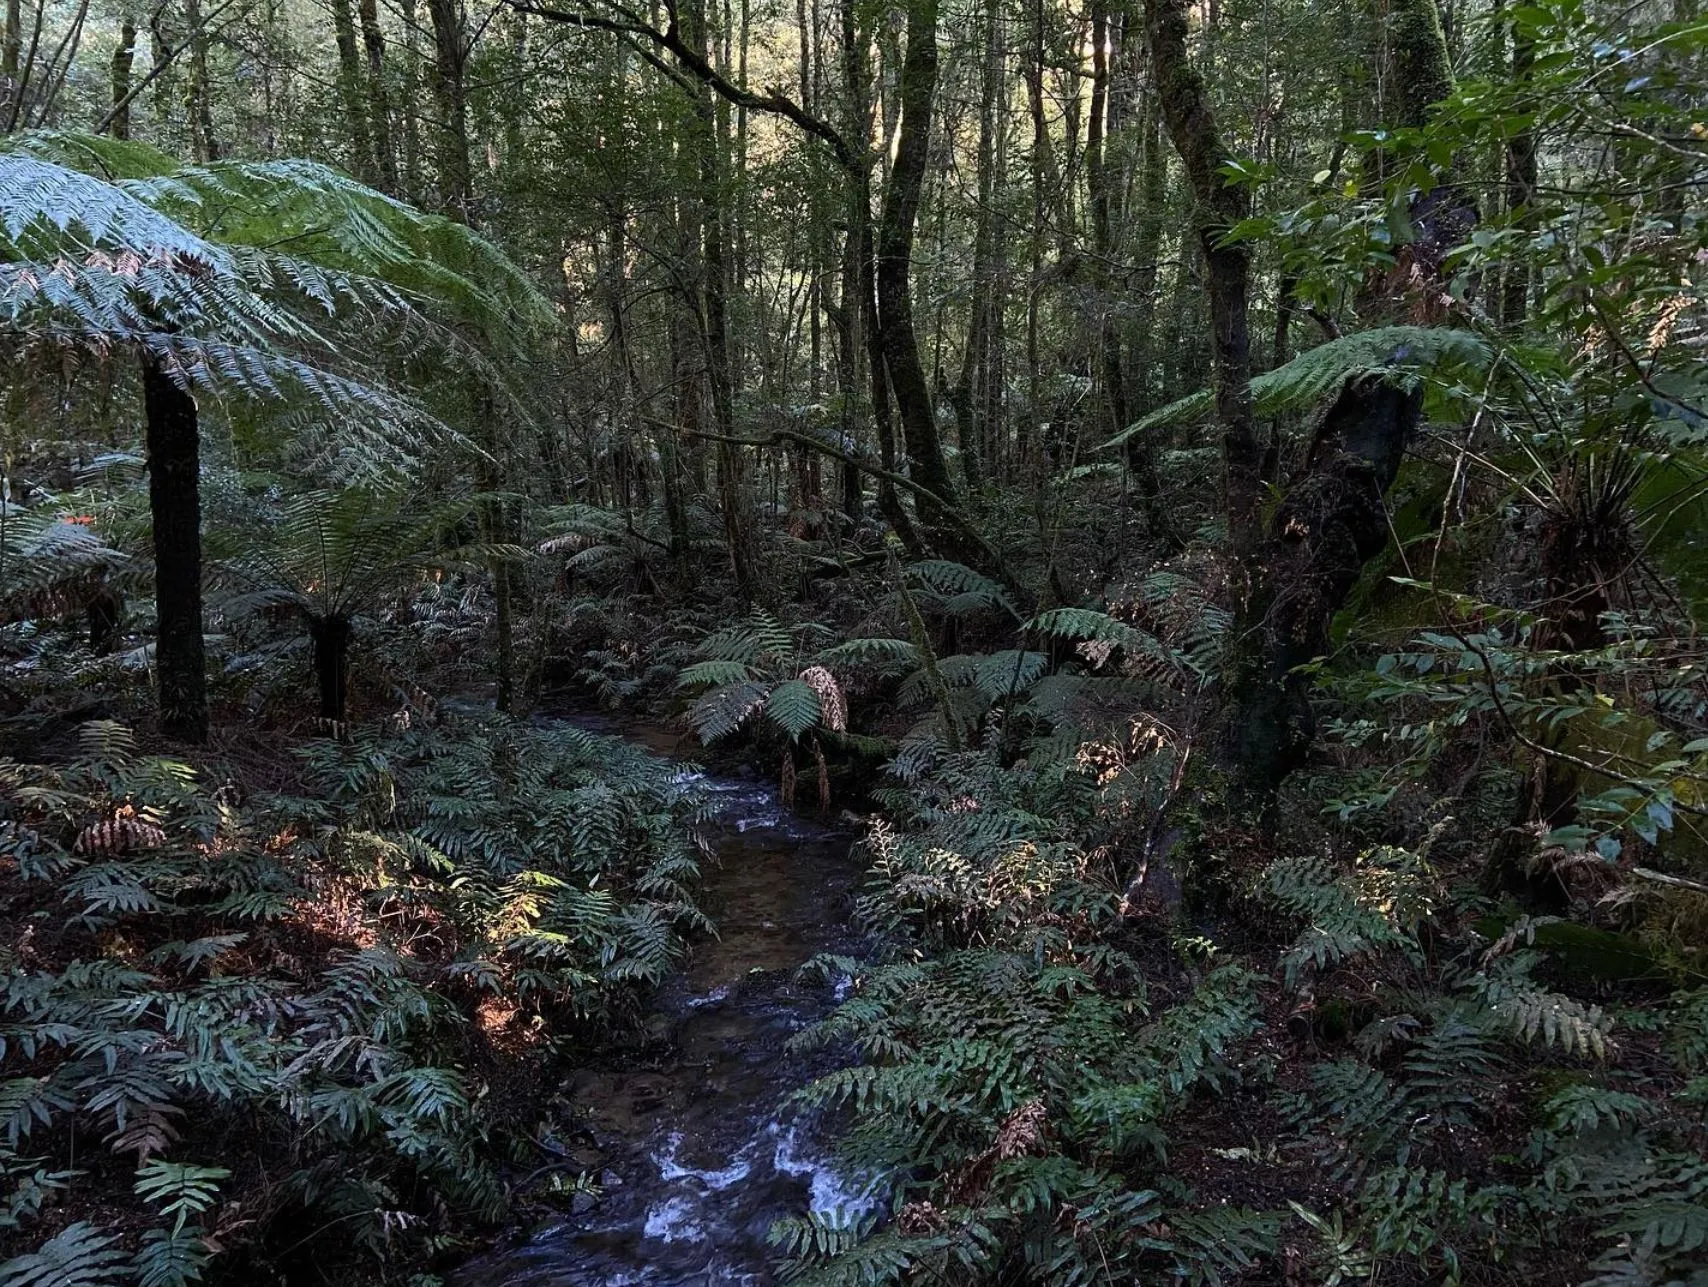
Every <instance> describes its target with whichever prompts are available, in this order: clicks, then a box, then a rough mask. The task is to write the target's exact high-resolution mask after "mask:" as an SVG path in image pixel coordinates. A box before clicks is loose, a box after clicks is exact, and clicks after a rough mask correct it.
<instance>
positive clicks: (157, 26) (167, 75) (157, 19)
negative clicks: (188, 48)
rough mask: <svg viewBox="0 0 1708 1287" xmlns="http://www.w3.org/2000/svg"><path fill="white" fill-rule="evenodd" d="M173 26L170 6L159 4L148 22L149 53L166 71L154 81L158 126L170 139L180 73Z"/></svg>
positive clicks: (152, 59) (156, 124) (155, 113)
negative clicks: (176, 58) (174, 50)
mask: <svg viewBox="0 0 1708 1287" xmlns="http://www.w3.org/2000/svg"><path fill="white" fill-rule="evenodd" d="M169 24H170V18H169V13H168V7H167V5H165V4H156V6H155V8H154V12H153V13H152V14H151V15H149V19H148V53H149V58H150V60H151V61H152V62H153V64H154V66H155V67H157V68H159V67H164V68H166V70H165V71H163V72H161V73H160V74H159V75H158V76H157V77H155V80H154V123H155V127H156V129H157V130H158V131H159V132H160V134H161V136H162V137H164V136H165V135H166V131H167V128H168V125H169V122H170V121H171V119H172V117H173V114H174V113H173V111H172V104H173V102H174V101H175V99H176V97H177V92H176V84H177V79H178V69H177V65H176V63H175V62H174V60H173V58H172V48H173V44H172V30H171V27H170V25H169Z"/></svg>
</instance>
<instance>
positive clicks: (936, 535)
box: [876, 0, 959, 545]
mask: <svg viewBox="0 0 1708 1287" xmlns="http://www.w3.org/2000/svg"><path fill="white" fill-rule="evenodd" d="M937 5H938V0H908V7H907V53H906V54H905V55H904V57H903V59H902V67H901V83H900V97H901V120H900V123H899V124H898V126H897V141H896V152H895V162H894V164H893V165H892V166H891V167H890V177H889V182H888V183H887V184H886V185H885V192H884V206H883V217H882V221H881V224H880V226H879V230H878V237H877V245H876V251H877V254H876V270H877V301H878V327H879V331H880V337H881V340H882V344H883V352H884V365H885V367H886V369H887V370H888V372H889V384H890V391H891V393H892V394H893V395H894V397H895V404H896V411H897V416H898V419H899V420H900V422H901V428H902V438H903V441H904V442H905V444H906V446H907V457H908V465H909V468H910V470H911V473H912V476H913V479H914V481H915V482H917V483H919V484H920V485H921V486H923V487H926V488H928V489H929V490H930V491H932V492H933V493H935V494H936V496H937V497H938V498H939V499H940V500H941V501H942V502H943V503H944V504H947V505H950V506H953V505H954V504H955V486H954V483H953V482H952V481H951V480H950V478H949V470H948V466H947V465H946V464H945V462H944V458H943V448H942V443H941V442H940V440H939V438H938V433H937V413H936V407H935V406H934V405H933V399H932V396H931V389H930V386H929V384H928V383H927V382H926V378H925V367H924V365H923V363H922V362H921V360H920V355H919V339H918V336H917V334H916V332H915V329H914V320H913V292H912V285H911V269H912V259H913V236H914V224H915V221H916V219H917V216H918V213H919V199H920V193H921V190H922V187H923V184H924V180H925V168H926V164H927V161H928V160H929V158H930V147H931V116H932V106H933V100H934V99H935V97H936V92H937ZM919 508H920V513H921V516H922V517H923V518H924V519H925V521H926V526H927V527H928V528H930V529H932V537H933V540H934V542H935V541H946V542H947V543H948V544H950V545H956V544H958V543H959V541H958V537H957V536H956V535H955V534H954V532H953V529H952V528H951V527H950V525H949V523H948V521H947V519H946V518H945V517H944V516H943V515H942V514H941V513H939V512H937V510H938V505H937V503H936V502H933V501H928V500H925V499H924V498H923V497H921V498H920V499H919Z"/></svg>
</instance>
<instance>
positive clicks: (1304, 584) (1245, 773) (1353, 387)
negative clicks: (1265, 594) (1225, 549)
mask: <svg viewBox="0 0 1708 1287" xmlns="http://www.w3.org/2000/svg"><path fill="white" fill-rule="evenodd" d="M1422 406H1423V395H1422V392H1421V391H1420V390H1416V389H1413V390H1403V389H1400V388H1398V387H1396V386H1395V385H1393V384H1391V383H1389V382H1388V381H1387V380H1385V379H1381V378H1378V377H1373V376H1367V377H1363V378H1361V379H1357V380H1353V381H1349V382H1348V383H1347V385H1346V387H1344V388H1343V389H1342V390H1341V391H1340V394H1339V395H1338V397H1337V398H1336V399H1335V401H1334V403H1333V405H1332V406H1331V407H1330V408H1329V411H1328V415H1327V416H1326V417H1325V419H1324V420H1323V423H1322V427H1321V428H1320V429H1319V430H1318V431H1317V436H1316V439H1315V441H1314V442H1313V443H1312V445H1311V454H1310V459H1309V460H1308V461H1307V462H1306V467H1305V468H1306V472H1305V475H1304V477H1303V478H1302V479H1301V480H1300V481H1299V482H1297V483H1295V484H1294V486H1293V487H1292V488H1291V489H1290V490H1289V491H1288V493H1287V498H1286V499H1285V500H1284V501H1282V503H1281V504H1280V506H1279V507H1278V508H1277V509H1276V511H1275V515H1274V517H1273V518H1272V519H1271V521H1270V524H1269V533H1268V539H1267V540H1266V541H1265V543H1264V548H1263V553H1262V565H1263V572H1264V577H1265V581H1266V583H1267V586H1268V587H1269V591H1270V597H1269V598H1268V602H1267V604H1266V609H1267V610H1266V612H1265V614H1264V616H1263V619H1262V622H1261V626H1262V630H1261V644H1260V655H1259V656H1258V657H1257V658H1256V659H1255V664H1254V665H1253V666H1252V667H1251V669H1250V670H1249V671H1248V672H1247V674H1246V675H1244V676H1242V679H1243V680H1244V682H1243V683H1242V685H1241V689H1240V691H1239V692H1238V693H1237V694H1236V702H1237V711H1236V713H1235V715H1234V718H1233V720H1232V721H1231V725H1230V728H1231V731H1232V734H1233V737H1234V746H1233V750H1234V760H1235V763H1236V764H1237V765H1238V766H1239V768H1240V770H1241V776H1242V785H1243V787H1244V788H1245V790H1247V791H1248V792H1250V799H1251V800H1252V801H1253V802H1254V803H1260V804H1267V803H1268V802H1269V801H1270V800H1272V799H1273V797H1274V793H1275V790H1276V788H1278V787H1279V786H1280V785H1281V782H1282V780H1283V779H1284V778H1285V777H1286V776H1287V774H1288V773H1290V772H1292V771H1293V770H1294V769H1295V768H1297V767H1299V765H1300V764H1302V763H1303V761H1304V756H1305V752H1306V751H1307V750H1308V749H1309V747H1310V743H1311V739H1312V737H1313V736H1314V735H1315V721H1314V719H1313V717H1312V714H1311V706H1310V700H1309V698H1310V685H1311V679H1310V677H1309V676H1308V675H1304V674H1301V673H1300V672H1299V668H1300V667H1302V666H1305V665H1306V664H1308V663H1309V662H1311V661H1313V660H1314V659H1316V658H1317V657H1321V656H1324V655H1325V654H1327V653H1328V651H1329V646H1330V645H1329V624H1330V622H1331V621H1332V620H1333V617H1334V614H1335V613H1336V612H1337V611H1339V610H1340V607H1341V605H1342V604H1344V603H1345V602H1346V596H1347V595H1348V594H1349V593H1350V592H1351V590H1352V587H1353V586H1354V585H1355V584H1356V583H1357V581H1358V578H1359V576H1360V575H1361V574H1362V573H1363V570H1364V564H1365V563H1366V562H1368V561H1369V560H1370V559H1371V558H1373V557H1374V556H1375V555H1376V554H1378V553H1380V552H1381V551H1382V550H1383V549H1384V548H1385V547H1386V546H1387V543H1388V515H1387V508H1386V500H1385V498H1386V495H1387V491H1388V488H1389V487H1390V486H1392V484H1393V481H1394V478H1395V476H1396V475H1397V474H1398V473H1399V468H1400V461H1401V458H1402V457H1403V455H1404V452H1405V448H1406V444H1407V443H1408V442H1409V441H1410V439H1411V435H1412V431H1413V430H1414V429H1416V427H1417V422H1418V416H1419V413H1420V411H1421V409H1422Z"/></svg>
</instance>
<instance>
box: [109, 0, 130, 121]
mask: <svg viewBox="0 0 1708 1287" xmlns="http://www.w3.org/2000/svg"><path fill="white" fill-rule="evenodd" d="M135 61H136V23H135V22H134V21H133V20H132V18H131V14H130V10H128V9H127V10H125V14H124V17H123V18H122V19H121V20H120V23H119V44H118V48H117V49H115V50H113V76H112V93H113V123H112V124H111V125H109V126H108V127H107V129H108V130H109V132H110V133H111V134H112V136H113V137H114V138H116V139H128V138H129V137H130V74H131V66H132V64H133V63H134V62H135Z"/></svg>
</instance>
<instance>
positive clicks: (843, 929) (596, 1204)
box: [450, 717, 871, 1287]
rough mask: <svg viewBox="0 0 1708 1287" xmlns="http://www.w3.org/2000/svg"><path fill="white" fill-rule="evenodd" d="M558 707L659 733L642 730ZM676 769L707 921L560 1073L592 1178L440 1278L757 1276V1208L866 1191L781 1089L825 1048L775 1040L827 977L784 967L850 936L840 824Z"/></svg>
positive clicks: (825, 1201) (640, 1283) (566, 1124)
mask: <svg viewBox="0 0 1708 1287" xmlns="http://www.w3.org/2000/svg"><path fill="white" fill-rule="evenodd" d="M570 722H573V723H574V724H576V725H578V726H581V727H587V728H593V729H596V730H597V731H600V732H619V733H621V734H622V735H623V736H626V737H628V738H629V739H630V740H633V741H638V742H640V743H642V744H643V745H646V746H647V747H648V748H649V749H651V750H653V751H655V752H656V753H660V754H667V753H668V752H669V750H670V749H671V747H670V743H669V741H668V739H667V738H666V737H664V736H663V735H660V734H658V733H657V732H656V731H655V730H648V729H646V728H628V727H617V726H614V725H611V724H609V723H606V722H604V721H601V720H596V719H593V718H589V717H575V718H573V719H572V720H571V721H570ZM682 781H683V784H684V786H685V787H688V788H691V789H694V790H697V791H699V792H702V793H704V795H705V797H706V798H707V800H708V802H709V804H710V815H711V816H710V821H709V823H708V824H707V825H706V826H705V828H704V829H703V832H702V834H703V835H704V836H705V838H706V840H707V842H708V844H709V846H710V851H711V852H710V856H709V857H708V859H707V860H706V863H705V869H704V881H703V885H702V904H703V905H704V906H705V907H706V910H707V911H708V913H709V914H710V915H711V916H712V918H713V920H714V921H715V922H716V924H717V928H718V933H717V937H716V938H713V939H707V940H703V941H699V942H696V943H695V944H694V946H693V948H692V950H691V953H690V955H689V957H688V958H687V960H686V962H685V963H684V966H683V968H682V969H681V970H679V971H678V973H677V974H676V976H675V977H674V978H672V979H671V980H669V981H668V982H667V983H666V984H665V985H664V986H663V987H661V988H660V989H659V991H658V992H657V994H656V995H655V996H654V997H653V999H652V1002H651V1008H650V1014H649V1017H648V1020H647V1025H646V1029H647V1037H648V1040H647V1042H646V1044H645V1046H644V1047H642V1048H640V1049H638V1050H637V1049H630V1050H627V1051H622V1052H614V1053H613V1054H612V1055H610V1056H609V1057H608V1058H606V1059H604V1060H603V1061H596V1062H593V1063H591V1064H589V1065H587V1066H585V1067H582V1068H580V1069H578V1070H577V1071H576V1072H575V1073H574V1075H573V1076H572V1077H571V1078H570V1080H569V1081H568V1082H567V1084H565V1085H564V1086H563V1087H562V1088H561V1091H560V1093H559V1101H560V1102H559V1103H558V1104H555V1105H554V1106H553V1107H554V1112H553V1114H552V1115H553V1117H554V1119H555V1120H556V1121H558V1122H559V1123H560V1127H559V1134H560V1137H561V1146H562V1147H563V1149H564V1150H565V1152H566V1155H567V1156H568V1157H570V1158H573V1160H574V1163H575V1167H577V1168H580V1169H583V1170H585V1172H586V1173H588V1174H590V1175H594V1176H597V1178H598V1182H599V1189H600V1195H599V1196H598V1197H597V1199H594V1198H592V1197H589V1196H587V1195H578V1196H577V1197H575V1198H574V1199H573V1200H572V1202H571V1204H570V1206H569V1209H568V1210H567V1211H566V1212H565V1213H564V1214H563V1215H562V1216H561V1217H560V1218H557V1219H554V1220H551V1221H548V1222H547V1223H546V1224H544V1225H543V1226H541V1227H540V1228H537V1229H536V1230H535V1231H534V1232H533V1233H531V1234H530V1235H528V1236H527V1237H526V1238H525V1239H524V1240H521V1241H517V1242H513V1243H511V1244H509V1245H506V1246H503V1247H500V1248H498V1249H495V1250H493V1251H491V1252H489V1253H487V1254H486V1255H483V1256H482V1257H480V1258H479V1259H477V1260H475V1261H472V1262H470V1263H469V1264H467V1265H465V1266H463V1267H462V1268H461V1269H459V1270H458V1271H457V1272H456V1273H454V1274H453V1275H451V1277H450V1283H451V1287H628V1285H631V1284H632V1285H634V1287H687V1285H688V1284H693V1285H694V1287H719V1285H723V1284H731V1285H740V1287H759V1285H761V1284H768V1283H771V1282H773V1281H774V1279H773V1277H772V1275H771V1273H770V1269H769V1261H770V1259H771V1257H772V1255H773V1252H772V1249H771V1248H770V1247H769V1246H768V1244H767V1242H766V1232H767V1230H768V1229H769V1227H770V1225H771V1223H772V1222H773V1221H774V1220H776V1219H777V1218H778V1217H780V1216H785V1215H799V1214H802V1213H805V1212H806V1211H808V1210H813V1211H817V1212H822V1213H829V1212H849V1211H852V1210H857V1209H860V1208H862V1207H864V1206H865V1205H867V1204H868V1203H869V1202H870V1200H871V1199H870V1198H869V1196H868V1195H866V1194H865V1193H863V1192H862V1191H861V1186H860V1185H858V1184H857V1183H854V1182H852V1181H851V1180H850V1179H849V1178H847V1177H846V1176H845V1175H843V1174H842V1173H841V1172H839V1170H838V1169H837V1167H836V1166H835V1165H834V1164H833V1162H832V1159H831V1156H830V1150H829V1145H828V1142H827V1140H826V1139H825V1138H824V1132H823V1131H822V1130H821V1129H819V1123H818V1122H817V1121H816V1120H815V1119H814V1117H813V1116H812V1115H810V1114H806V1113H803V1112H802V1111H800V1110H798V1109H791V1108H789V1107H788V1106H787V1105H786V1103H785V1101H786V1099H787V1097H788V1094H789V1092H790V1091H791V1090H793V1089H795V1088H797V1087H799V1086H801V1085H802V1084H804V1083H805V1082H806V1081H807V1080H809V1079H810V1078H811V1077H812V1076H813V1075H814V1073H815V1072H816V1071H818V1070H819V1069H820V1068H821V1067H829V1066H834V1065H835V1063H836V1062H837V1061H836V1058H835V1056H834V1055H829V1056H802V1055H797V1054H792V1053H790V1052H789V1050H788V1049H787V1047H788V1043H789V1039H790V1038H791V1037H793V1036H794V1035H795V1034H796V1033H798V1032H800V1031H801V1030H802V1029H803V1028H806V1027H807V1026H809V1025H811V1024H812V1023H814V1022H816V1021H817V1020H818V1019H820V1018H822V1017H823V1016H824V1015H825V1014H826V1013H827V1012H828V1011H829V1009H830V1008H831V1007H832V1006H833V1005H834V1004H835V1001H836V995H837V989H836V988H835V987H834V986H831V985H826V984H818V983H811V982H807V981H804V980H802V979H800V978H798V977H797V974H798V968H799V967H800V966H801V965H802V964H803V963H804V962H806V961H807V960H809V959H810V958H811V957H812V956H814V955H815V954H817V953H819V952H827V951H829V952H849V951H852V950H854V949H855V948H856V947H857V942H856V938H855V934H854V931H853V929H852V928H851V925H850V921H851V917H850V910H851V899H852V893H853V889H854V886H855V883H856V881H857V880H858V877H859V867H858V863H857V861H856V859H855V857H854V855H853V854H852V852H851V844H852V841H853V838H854V836H853V833H852V831H851V830H849V829H847V828H844V829H841V830H838V829H835V828H833V827H827V826H822V825H817V824H814V823H812V822H808V821H806V820H805V819H803V818H800V817H798V816H796V815H795V814H794V813H793V812H792V811H791V810H788V809H786V808H784V807H783V805H782V803H781V802H780V800H779V799H778V796H777V792H776V790H775V789H774V787H772V786H768V785H766V784H764V783H763V782H761V781H759V780H757V779H743V778H740V777H734V776H714V775H703V774H700V773H697V772H693V771H690V770H687V769H684V771H683V773H682ZM571 1169H572V1170H573V1169H575V1168H571Z"/></svg>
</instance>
